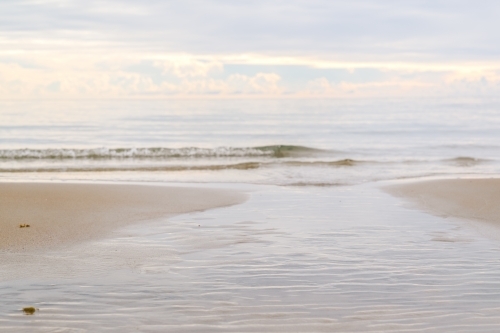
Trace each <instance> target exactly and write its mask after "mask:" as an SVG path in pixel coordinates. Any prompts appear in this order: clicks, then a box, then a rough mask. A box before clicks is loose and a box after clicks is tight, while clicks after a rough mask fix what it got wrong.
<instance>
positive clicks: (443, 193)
mask: <svg viewBox="0 0 500 333" xmlns="http://www.w3.org/2000/svg"><path fill="white" fill-rule="evenodd" d="M385 190H386V191H387V192H389V193H391V194H393V195H396V196H402V197H405V198H409V199H410V200H412V201H413V202H415V203H416V204H417V205H418V206H419V207H421V208H423V209H424V210H426V211H429V212H431V213H433V214H436V215H439V216H443V217H448V216H451V217H456V218H461V219H467V220H473V221H480V222H487V223H489V224H491V225H498V226H499V227H500V179H442V180H429V181H420V182H415V183H410V184H403V185H392V186H387V187H385Z"/></svg>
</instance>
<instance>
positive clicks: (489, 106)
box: [0, 99, 500, 332]
mask: <svg viewBox="0 0 500 333" xmlns="http://www.w3.org/2000/svg"><path fill="white" fill-rule="evenodd" d="M499 129H500V102H499V101H497V100H485V99H481V100H465V99H464V100H451V99H450V100H447V99H434V100H433V99H411V100H409V99H370V100H352V99H340V100H333V99H332V100H319V99H318V100H314V99H309V100H301V99H288V100H287V99H279V100H270V99H269V100H267V99H262V100H251V99H241V100H238V99H234V100H231V99H228V100H219V99H204V100H102V101H99V100H96V101H39V102H36V103H35V102H33V101H3V102H0V181H3V182H17V181H23V182H25V181H33V182H91V183H96V182H98V183H132V184H136V183H140V184H144V183H147V184H153V185H176V186H194V187H215V188H229V189H236V190H240V191H244V192H246V193H248V194H249V195H250V199H249V200H248V201H247V202H245V203H243V204H241V205H237V206H232V207H228V208H219V209H215V210H209V211H206V212H197V213H191V214H185V215H181V216H177V217H174V218H170V219H164V220H160V221H151V222H150V223H145V224H137V225H134V226H131V227H127V228H124V229H122V230H118V231H116V233H115V234H114V235H113V237H109V238H106V239H101V240H96V241H92V242H88V243H83V244H79V245H77V246H75V247H73V248H70V249H66V250H65V251H64V252H61V251H48V252H47V253H40V254H39V255H36V256H34V255H27V254H22V253H21V254H19V253H17V254H16V253H9V252H3V253H0V262H2V269H1V270H0V299H2V302H0V329H2V330H5V331H16V332H24V331H25V332H33V331H36V332H69V331H70V332H86V331H100V332H124V331H134V330H136V331H141V332H257V331H258V332H263V331H265V332H322V331H325V332H331V331H337V332H360V331H361V332H471V331H474V332H496V331H497V329H498V327H499V325H500V312H499V309H500V285H499V281H498V276H499V275H500V257H499V256H498V254H499V253H500V243H499V242H498V239H497V238H495V237H492V236H491V235H489V234H488V232H484V231H483V230H478V228H476V227H474V226H473V225H470V224H468V223H466V222H464V221H461V220H458V219H453V218H443V217H439V216H433V215H430V214H428V213H425V212H422V211H419V210H416V209H415V208H414V207H412V206H410V205H409V204H408V203H406V202H404V201H403V200H402V199H400V198H394V197H392V196H390V195H388V194H387V193H385V192H384V191H383V190H381V188H382V187H383V186H384V185H385V184H394V183H398V182H406V181H412V180H415V179H429V178H459V177H496V176H497V175H498V173H499V171H500V130H499ZM115 252H118V253H120V255H119V256H115V255H113V253H115ZM26 303H30V304H34V305H36V306H37V307H38V308H40V311H39V312H38V313H37V314H36V315H35V316H24V315H23V314H22V313H21V312H20V311H19V309H20V308H22V306H23V305H24V304H26Z"/></svg>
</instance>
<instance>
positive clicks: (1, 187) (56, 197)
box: [0, 183, 246, 251]
mask: <svg viewBox="0 0 500 333" xmlns="http://www.w3.org/2000/svg"><path fill="white" fill-rule="evenodd" d="M245 200H246V194H243V193H240V192H236V191H229V190H219V189H217V190H215V189H200V188H184V187H163V186H142V185H119V184H112V185H102V184H50V183H35V184H34V183H0V250H7V251H40V250H43V249H51V248H56V247H60V246H66V245H72V244H75V243H76V242H82V241H87V240H91V239H96V238H101V237H104V236H106V235H108V234H109V233H110V232H111V231H112V230H114V229H116V228H119V227H122V226H126V225H129V224H132V223H137V222H140V221H145V220H152V219H156V218H159V217H164V216H173V215H177V214H182V213H188V212H194V211H202V210H206V209H210V208H216V207H222V206H229V205H234V204H237V203H241V202H243V201H245ZM22 224H29V225H30V227H29V228H20V227H19V226H20V225H22Z"/></svg>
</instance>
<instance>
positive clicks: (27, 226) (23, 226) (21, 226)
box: [19, 224, 30, 228]
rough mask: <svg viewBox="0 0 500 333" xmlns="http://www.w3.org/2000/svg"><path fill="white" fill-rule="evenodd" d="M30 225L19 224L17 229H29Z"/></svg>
mask: <svg viewBox="0 0 500 333" xmlns="http://www.w3.org/2000/svg"><path fill="white" fill-rule="evenodd" d="M29 227H30V225H29V224H20V225H19V228H29Z"/></svg>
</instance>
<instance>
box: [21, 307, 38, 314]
mask: <svg viewBox="0 0 500 333" xmlns="http://www.w3.org/2000/svg"><path fill="white" fill-rule="evenodd" d="M35 311H36V309H35V308H34V307H32V306H30V307H27V308H23V312H24V314H25V315H32V314H34V313H35Z"/></svg>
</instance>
